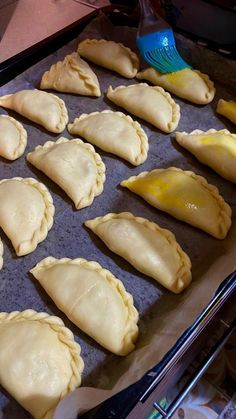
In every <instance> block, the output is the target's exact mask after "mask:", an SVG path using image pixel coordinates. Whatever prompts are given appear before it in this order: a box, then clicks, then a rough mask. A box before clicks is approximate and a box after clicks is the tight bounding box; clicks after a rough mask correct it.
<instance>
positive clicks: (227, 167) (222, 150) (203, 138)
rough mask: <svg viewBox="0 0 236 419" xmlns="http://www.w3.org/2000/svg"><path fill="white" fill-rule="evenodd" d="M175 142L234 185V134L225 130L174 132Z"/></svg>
mask: <svg viewBox="0 0 236 419" xmlns="http://www.w3.org/2000/svg"><path fill="white" fill-rule="evenodd" d="M175 134H176V141H177V142H178V143H179V144H180V145H181V146H182V147H184V148H186V149H187V150H188V151H190V153H193V154H194V156H195V157H197V159H198V160H200V161H201V162H202V163H204V164H207V165H208V166H210V167H211V168H212V169H213V170H215V171H216V172H217V173H219V175H221V176H223V177H224V178H226V179H228V180H231V181H232V182H235V183H236V134H231V133H230V132H229V131H227V130H226V129H222V130H220V131H216V130H215V129H210V130H208V131H205V132H204V131H201V130H198V129H196V130H194V131H192V132H190V133H189V134H188V133H187V132H176V133H175Z"/></svg>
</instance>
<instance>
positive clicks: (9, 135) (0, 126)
mask: <svg viewBox="0 0 236 419" xmlns="http://www.w3.org/2000/svg"><path fill="white" fill-rule="evenodd" d="M26 144H27V132H26V130H25V129H24V127H23V125H22V124H21V123H20V122H18V121H16V119H15V118H12V117H11V116H8V115H0V156H2V157H4V158H5V159H8V160H16V159H18V157H20V156H22V154H23V153H24V151H25V147H26Z"/></svg>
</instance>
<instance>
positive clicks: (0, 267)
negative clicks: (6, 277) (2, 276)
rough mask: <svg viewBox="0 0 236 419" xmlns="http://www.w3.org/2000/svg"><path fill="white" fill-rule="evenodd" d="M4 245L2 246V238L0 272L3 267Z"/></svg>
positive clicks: (0, 242) (0, 244) (0, 243)
mask: <svg viewBox="0 0 236 419" xmlns="http://www.w3.org/2000/svg"><path fill="white" fill-rule="evenodd" d="M2 257H3V244H2V240H1V237H0V270H1V269H2V266H3V258H2Z"/></svg>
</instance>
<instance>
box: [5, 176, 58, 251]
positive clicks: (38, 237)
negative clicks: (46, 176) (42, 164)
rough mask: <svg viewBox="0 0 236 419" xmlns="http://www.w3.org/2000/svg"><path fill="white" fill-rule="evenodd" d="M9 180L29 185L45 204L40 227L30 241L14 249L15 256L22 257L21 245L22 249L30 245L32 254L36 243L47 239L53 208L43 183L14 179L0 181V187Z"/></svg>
mask: <svg viewBox="0 0 236 419" xmlns="http://www.w3.org/2000/svg"><path fill="white" fill-rule="evenodd" d="M11 180H18V181H19V182H23V183H25V184H26V185H29V186H32V187H33V188H35V189H36V190H37V191H38V192H39V193H40V195H41V196H42V198H43V201H44V204H45V211H44V215H43V218H42V221H41V225H40V227H39V228H38V229H37V230H36V231H35V232H34V233H33V235H32V237H31V239H30V240H27V241H24V242H22V243H21V244H20V245H19V247H18V249H16V254H17V255H18V256H23V255H24V253H23V254H21V251H22V250H21V248H22V245H24V247H25V246H26V247H28V246H29V244H30V247H31V249H32V250H30V252H33V250H35V248H36V247H37V245H38V243H40V242H41V241H43V240H44V239H45V238H46V237H47V234H48V231H49V230H50V229H51V227H52V225H53V216H54V213H55V207H54V205H53V199H52V196H51V195H50V193H49V191H48V189H47V188H46V186H45V185H44V184H43V183H40V182H38V181H37V180H36V179H33V178H21V177H14V178H10V179H3V180H0V185H1V184H2V183H3V182H8V181H11ZM30 252H29V253H30Z"/></svg>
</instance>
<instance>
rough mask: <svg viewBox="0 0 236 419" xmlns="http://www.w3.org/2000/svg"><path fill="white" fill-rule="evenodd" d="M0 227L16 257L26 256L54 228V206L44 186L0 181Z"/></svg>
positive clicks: (32, 181) (24, 181) (30, 180)
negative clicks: (10, 243) (9, 241)
mask: <svg viewBox="0 0 236 419" xmlns="http://www.w3.org/2000/svg"><path fill="white" fill-rule="evenodd" d="M0 202H1V205H0V227H1V228H2V229H3V231H4V232H5V234H6V235H7V237H8V238H9V239H10V240H11V242H12V245H13V247H14V249H15V251H16V254H17V256H23V255H27V254H28V253H30V252H33V250H35V249H36V247H37V245H38V243H40V242H41V241H43V240H44V239H45V238H46V237H47V234H48V231H49V230H50V228H51V227H52V225H53V215H54V211H55V208H54V205H53V200H52V197H51V195H50V193H49V192H48V190H47V188H46V186H44V185H43V184H42V183H39V182H38V181H37V180H35V179H33V178H20V177H16V178H12V179H3V180H0Z"/></svg>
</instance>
